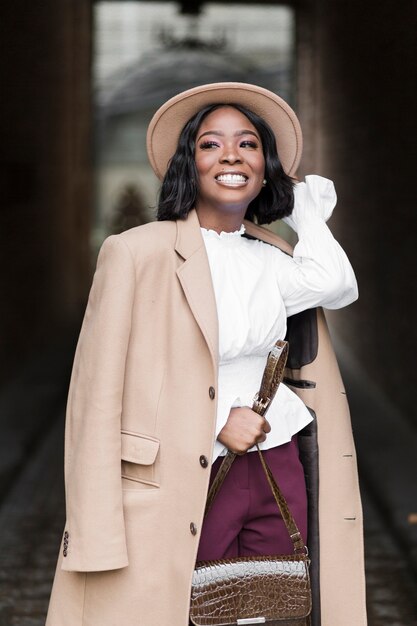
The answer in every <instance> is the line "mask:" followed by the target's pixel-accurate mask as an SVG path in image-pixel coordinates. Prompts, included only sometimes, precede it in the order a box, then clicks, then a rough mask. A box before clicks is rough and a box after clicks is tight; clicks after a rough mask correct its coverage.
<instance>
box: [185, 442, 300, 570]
mask: <svg viewBox="0 0 417 626" xmlns="http://www.w3.org/2000/svg"><path fill="white" fill-rule="evenodd" d="M263 455H264V457H265V459H266V461H267V463H268V465H269V467H270V468H271V471H272V473H273V475H274V477H275V480H276V481H277V483H278V485H279V487H280V489H281V491H282V493H283V494H284V496H285V499H286V500H287V503H288V506H289V508H290V510H291V513H292V514H293V516H294V518H295V521H296V523H297V526H298V528H299V530H300V532H301V535H302V537H303V539H304V541H306V539H307V494H306V486H305V480H304V471H303V466H302V465H301V461H300V459H299V455H298V446H297V436H294V437H293V438H292V440H291V441H290V442H289V443H286V444H284V445H282V446H277V447H276V448H270V449H269V450H265V451H264V452H263ZM222 460H223V457H221V458H218V459H217V460H216V461H215V462H214V463H213V467H212V470H211V476H210V484H211V481H212V480H213V479H214V476H215V475H216V473H217V471H218V469H219V467H220V464H221V462H222ZM292 553H293V545H292V542H291V539H290V537H289V534H288V531H287V529H286V527H285V525H284V522H283V520H282V517H281V513H280V512H279V509H278V506H277V504H276V502H275V499H274V496H273V495H272V491H271V488H270V486H269V484H268V482H267V479H266V476H265V473H264V471H263V469H262V465H261V462H260V459H259V456H258V453H257V452H248V453H247V454H245V455H243V456H238V457H237V458H236V459H235V461H234V463H233V465H232V467H231V469H230V471H229V473H228V475H227V476H226V479H225V481H224V483H223V485H222V486H221V488H220V491H219V493H218V494H217V496H216V498H215V500H214V502H213V505H212V507H211V509H210V511H209V512H208V514H207V516H206V518H205V520H204V524H203V528H202V532H201V539H200V544H199V548H198V555H197V560H198V561H210V560H215V559H222V558H233V557H237V556H251V555H273V554H277V555H278V554H292Z"/></svg>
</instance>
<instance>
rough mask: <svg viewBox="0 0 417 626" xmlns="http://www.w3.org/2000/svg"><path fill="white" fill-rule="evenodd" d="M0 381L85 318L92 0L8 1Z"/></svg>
mask: <svg viewBox="0 0 417 626" xmlns="http://www.w3.org/2000/svg"><path fill="white" fill-rule="evenodd" d="M0 24H1V26H0V28H1V40H2V54H1V60H0V63H1V86H2V98H1V102H0V138H1V140H0V151H1V157H0V158H1V168H0V181H1V183H0V193H1V212H0V259H1V264H0V276H1V281H0V285H1V293H0V301H1V305H0V306H1V314H0V315H1V322H0V341H1V357H0V382H1V380H5V379H7V378H8V377H9V376H12V375H13V373H14V371H15V370H16V368H17V365H18V364H19V363H21V362H23V361H24V359H25V357H26V355H27V354H28V353H29V352H30V351H31V350H34V349H36V350H39V349H42V348H43V346H44V345H46V344H47V343H48V341H49V340H51V339H53V337H54V336H55V335H56V334H59V333H60V332H62V331H63V330H65V329H66V328H70V327H71V326H72V325H74V324H76V323H77V322H78V319H79V316H80V313H81V309H82V306H83V303H84V299H85V296H86V291H87V289H88V285H89V282H90V258H89V254H90V253H89V230H90V215H91V211H92V194H91V190H92V184H91V155H90V150H91V149H90V145H91V111H90V90H91V84H90V65H91V37H92V33H91V4H90V2H89V1H88V0H44V1H42V2H27V1H25V0H16V1H15V2H13V3H12V2H4V3H2V5H1V8H0Z"/></svg>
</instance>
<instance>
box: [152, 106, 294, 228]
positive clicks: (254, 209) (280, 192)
mask: <svg viewBox="0 0 417 626" xmlns="http://www.w3.org/2000/svg"><path fill="white" fill-rule="evenodd" d="M224 106H231V107H233V108H235V109H237V110H238V111H240V112H241V113H243V115H245V116H246V117H247V118H248V120H249V121H250V122H251V124H253V126H254V127H255V128H256V130H257V131H258V133H259V136H260V138H261V142H262V149H263V153H264V158H265V178H266V180H267V181H268V184H267V185H266V186H265V187H262V190H261V191H260V193H259V194H258V196H257V197H256V198H254V199H253V200H252V202H251V203H250V204H249V206H248V208H247V211H246V215H245V218H246V219H248V220H250V221H251V222H257V223H258V224H270V223H271V222H273V221H275V220H277V219H282V218H283V217H286V216H287V215H290V214H291V212H292V210H293V208H294V192H293V186H294V183H293V179H292V178H291V177H290V176H288V174H286V173H285V172H284V170H283V167H282V165H281V161H280V160H279V156H278V151H277V146H276V142H275V135H274V133H273V132H272V130H271V127H270V126H269V124H267V123H266V122H265V120H263V119H262V118H261V117H259V115H257V114H256V113H253V112H252V111H250V110H249V109H247V108H246V107H243V106H241V105H240V104H213V105H209V106H206V107H204V108H203V109H201V110H200V111H198V113H196V114H195V115H194V116H193V117H192V118H191V119H190V120H188V122H187V123H186V125H185V126H184V128H183V129H182V131H181V134H180V137H179V140H178V146H177V149H176V151H175V154H174V155H173V157H172V158H171V160H170V162H169V165H168V169H167V172H166V174H165V176H164V179H163V181H162V187H161V191H160V195H159V202H158V208H157V219H158V220H161V221H162V220H176V219H184V218H186V217H187V215H188V213H189V211H190V210H191V209H192V208H194V206H195V202H196V199H197V193H198V172H197V168H196V165H195V158H194V153H195V144H196V137H197V132H198V129H199V128H200V126H201V123H202V122H203V120H204V119H205V117H207V115H209V114H210V113H212V112H213V111H215V110H216V109H219V108H221V107H224Z"/></svg>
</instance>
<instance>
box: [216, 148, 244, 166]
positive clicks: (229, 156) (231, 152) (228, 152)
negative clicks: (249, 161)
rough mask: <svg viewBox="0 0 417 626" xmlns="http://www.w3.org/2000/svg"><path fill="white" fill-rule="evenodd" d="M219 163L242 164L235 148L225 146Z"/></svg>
mask: <svg viewBox="0 0 417 626" xmlns="http://www.w3.org/2000/svg"><path fill="white" fill-rule="evenodd" d="M220 163H242V156H241V155H240V153H239V152H238V150H236V148H235V146H232V145H228V146H225V147H224V149H223V151H222V153H221V155H220Z"/></svg>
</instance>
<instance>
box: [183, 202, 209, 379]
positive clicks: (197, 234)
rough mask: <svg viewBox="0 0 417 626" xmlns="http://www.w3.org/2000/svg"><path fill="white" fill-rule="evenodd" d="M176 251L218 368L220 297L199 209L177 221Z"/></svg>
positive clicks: (189, 296)
mask: <svg viewBox="0 0 417 626" xmlns="http://www.w3.org/2000/svg"><path fill="white" fill-rule="evenodd" d="M175 250H176V251H177V252H178V254H180V255H181V256H182V258H183V259H184V263H183V264H182V265H181V266H180V267H179V268H178V270H177V276H178V278H179V281H180V283H181V285H182V288H183V291H184V294H185V297H186V298H187V302H188V304H189V306H190V308H191V311H192V313H193V315H194V317H195V319H196V322H197V324H198V325H199V327H200V329H201V332H202V333H203V336H204V338H205V340H206V342H207V345H208V348H209V350H210V354H211V356H212V359H213V363H214V364H215V367H216V368H217V365H218V360H219V347H218V346H219V329H218V318H217V308H216V300H215V295H214V289H213V283H212V280H211V273H210V266H209V262H208V257H207V252H206V247H205V245H204V241H203V237H202V235H201V231H200V223H199V221H198V217H197V213H196V212H195V210H193V211H190V213H189V215H188V217H187V219H186V220H177V239H176V242H175Z"/></svg>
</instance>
